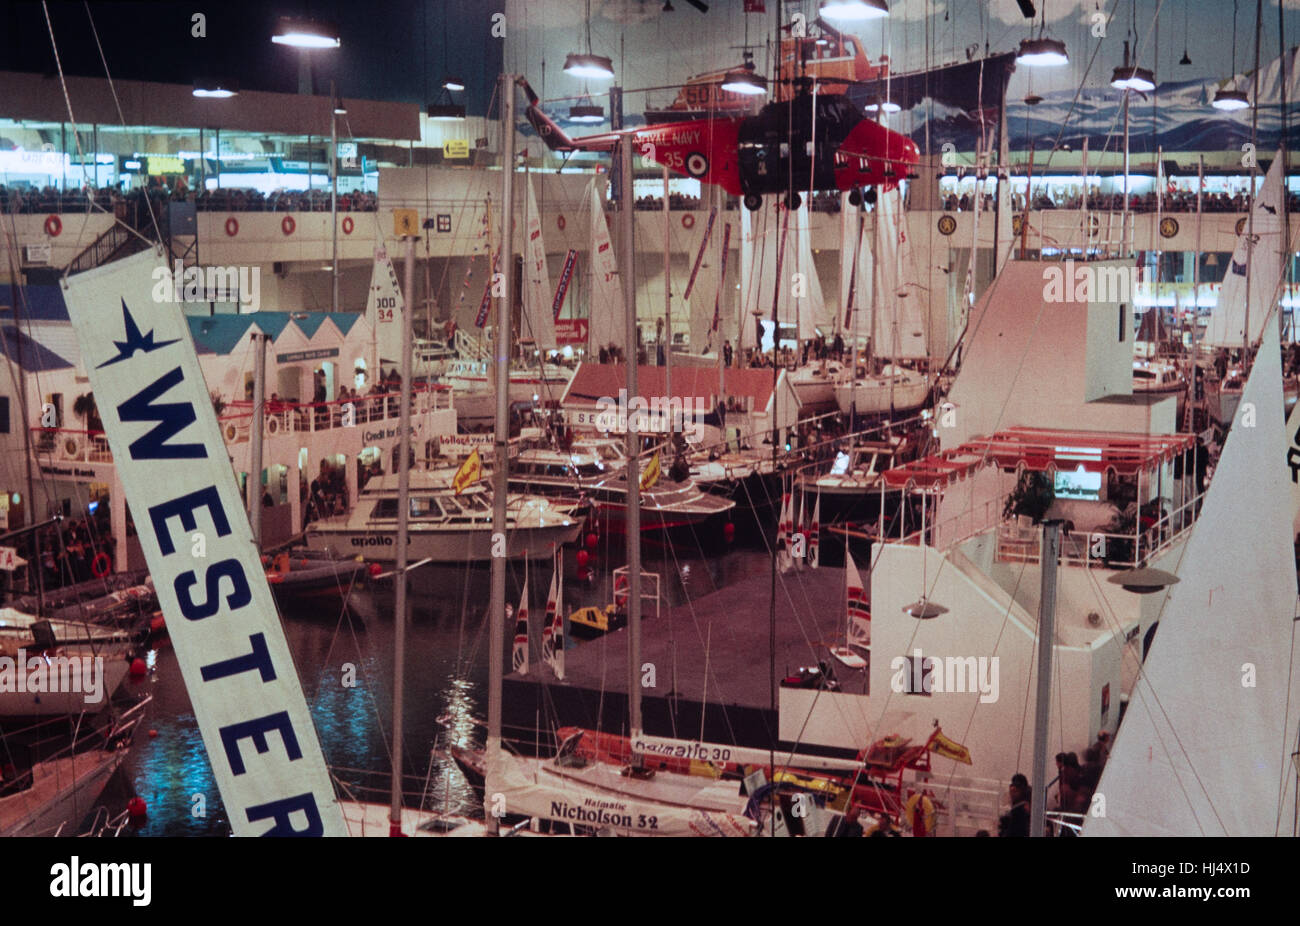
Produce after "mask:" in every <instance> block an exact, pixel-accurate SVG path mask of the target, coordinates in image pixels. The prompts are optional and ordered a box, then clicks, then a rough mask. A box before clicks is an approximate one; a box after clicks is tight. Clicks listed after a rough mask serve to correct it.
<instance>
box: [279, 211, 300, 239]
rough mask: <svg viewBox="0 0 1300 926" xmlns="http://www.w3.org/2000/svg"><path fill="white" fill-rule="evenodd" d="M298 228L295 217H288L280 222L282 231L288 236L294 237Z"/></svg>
mask: <svg viewBox="0 0 1300 926" xmlns="http://www.w3.org/2000/svg"><path fill="white" fill-rule="evenodd" d="M297 227H298V223H296V222H295V221H294V220H293V216H291V215H286V216H285V217H284V218H282V219H281V220H280V231H282V232H284V233H285V234H286V235H292V234H293V230H294V229H295V228H297Z"/></svg>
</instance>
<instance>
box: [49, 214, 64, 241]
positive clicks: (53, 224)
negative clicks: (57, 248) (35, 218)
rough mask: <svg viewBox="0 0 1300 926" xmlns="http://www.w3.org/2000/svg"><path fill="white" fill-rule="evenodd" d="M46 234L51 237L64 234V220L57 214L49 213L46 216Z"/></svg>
mask: <svg viewBox="0 0 1300 926" xmlns="http://www.w3.org/2000/svg"><path fill="white" fill-rule="evenodd" d="M45 234H47V235H49V236H50V237H51V238H57V237H59V235H61V234H63V220H62V219H61V218H59V217H58V216H57V215H47V216H46V217H45Z"/></svg>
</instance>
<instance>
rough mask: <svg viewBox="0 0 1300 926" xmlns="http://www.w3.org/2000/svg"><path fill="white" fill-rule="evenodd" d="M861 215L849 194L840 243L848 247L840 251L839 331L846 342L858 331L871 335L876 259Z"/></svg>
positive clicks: (844, 203)
mask: <svg viewBox="0 0 1300 926" xmlns="http://www.w3.org/2000/svg"><path fill="white" fill-rule="evenodd" d="M860 215H861V213H860V212H859V210H858V208H857V207H856V206H853V205H850V204H849V194H848V193H845V194H844V195H843V198H842V199H841V200H840V240H841V241H843V242H844V245H843V247H841V248H840V302H839V313H838V315H839V317H838V318H837V319H836V322H835V325H836V330H838V331H842V332H843V333H844V337H845V340H846V341H847V340H848V338H850V337H852V335H853V333H854V332H855V331H857V332H859V333H860V334H862V335H866V334H867V333H868V329H867V319H868V318H869V317H870V312H871V282H872V273H873V268H872V260H873V257H872V254H871V242H870V239H869V238H868V237H867V223H866V222H862V221H860V219H859V216H860ZM855 257H856V262H855V260H854V258H855ZM850 295H851V296H852V313H851V314H850V312H849V308H850V303H849V299H850Z"/></svg>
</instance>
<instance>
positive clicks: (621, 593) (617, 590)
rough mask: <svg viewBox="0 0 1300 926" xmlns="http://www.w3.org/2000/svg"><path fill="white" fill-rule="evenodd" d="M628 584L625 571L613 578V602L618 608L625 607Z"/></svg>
mask: <svg viewBox="0 0 1300 926" xmlns="http://www.w3.org/2000/svg"><path fill="white" fill-rule="evenodd" d="M628 585H629V583H628V580H627V574H626V573H624V574H623V575H621V576H619V577H618V578H617V579H615V580H614V604H616V605H618V607H620V608H625V607H627V596H628Z"/></svg>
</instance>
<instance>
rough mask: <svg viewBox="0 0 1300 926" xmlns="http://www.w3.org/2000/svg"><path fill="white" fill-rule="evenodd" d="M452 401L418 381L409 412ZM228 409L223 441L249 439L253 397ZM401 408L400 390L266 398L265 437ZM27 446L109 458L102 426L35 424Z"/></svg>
mask: <svg viewBox="0 0 1300 926" xmlns="http://www.w3.org/2000/svg"><path fill="white" fill-rule="evenodd" d="M451 407H452V392H451V389H450V388H448V387H446V386H441V385H429V386H420V387H418V388H417V389H416V390H415V391H414V392H413V393H412V396H411V411H412V414H416V415H419V414H425V413H428V412H433V411H443V410H446V409H450V408H451ZM230 408H231V409H232V411H229V412H227V413H226V414H223V415H221V416H220V417H219V418H218V419H217V423H218V424H219V425H220V426H221V435H222V437H223V438H224V439H225V441H226V443H227V444H238V443H243V442H246V441H247V440H248V437H249V432H250V431H251V430H252V424H253V403H252V402H232V403H231V405H230ZM400 414H401V393H399V392H388V393H383V394H380V395H372V396H358V397H354V398H346V399H336V400H334V401H332V402H275V403H272V402H269V401H268V402H267V403H266V416H265V421H264V425H263V426H264V428H265V431H264V432H263V433H264V434H265V435H266V437H267V438H274V437H277V436H280V435H282V434H314V433H316V432H319V431H333V430H336V429H338V428H346V427H355V426H357V425H365V424H373V423H375V422H380V421H383V422H391V421H396V420H397V419H398V417H399V416H400ZM31 432H32V439H33V444H32V449H33V450H34V451H35V453H36V454H37V456H39V457H40V458H41V459H42V461H48V462H59V463H112V462H113V453H112V451H111V450H110V449H109V446H108V438H106V437H105V436H104V432H103V431H101V430H85V429H75V428H42V427H34V428H32V429H31Z"/></svg>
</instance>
